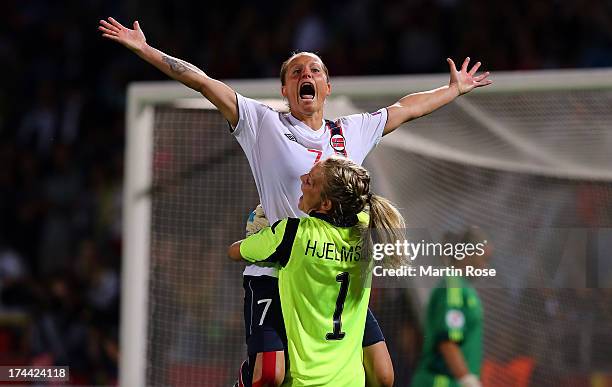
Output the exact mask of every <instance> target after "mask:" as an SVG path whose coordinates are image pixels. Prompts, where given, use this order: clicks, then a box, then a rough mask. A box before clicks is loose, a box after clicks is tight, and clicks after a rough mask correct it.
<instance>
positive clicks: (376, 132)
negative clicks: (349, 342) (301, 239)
mask: <svg viewBox="0 0 612 387" xmlns="http://www.w3.org/2000/svg"><path fill="white" fill-rule="evenodd" d="M133 27H134V29H129V28H126V27H124V26H123V25H121V24H120V23H119V22H117V21H116V20H114V19H113V18H108V21H105V20H101V21H100V26H99V27H98V28H99V30H100V31H101V32H102V33H103V35H102V36H103V37H105V38H108V39H111V40H114V41H116V42H118V43H121V44H122V45H124V46H125V47H127V48H129V49H130V50H132V51H133V52H134V53H135V54H137V55H138V56H139V57H141V58H142V59H144V60H145V61H147V62H149V63H150V64H152V65H154V66H155V67H157V68H158V69H159V70H161V71H162V72H164V73H165V74H166V75H168V76H169V77H171V78H173V79H175V80H177V81H179V82H181V83H183V84H184V85H186V86H188V87H190V88H192V89H194V90H196V91H198V92H200V93H202V95H203V96H204V97H205V98H207V99H208V100H209V101H210V102H212V103H213V104H214V105H215V106H216V107H217V109H219V111H220V112H221V114H222V115H223V116H224V117H225V119H227V121H228V122H229V123H230V125H231V126H232V128H234V131H233V134H234V135H235V136H236V138H237V140H238V142H239V143H240V145H241V146H242V148H243V150H244V151H245V153H246V155H247V158H248V159H249V164H250V166H251V169H252V171H253V175H254V177H255V182H256V184H257V190H258V192H259V196H260V200H261V203H262V205H263V208H264V210H265V212H266V215H267V217H268V219H269V220H270V222H275V221H276V220H278V219H282V218H286V217H296V216H304V215H305V214H303V213H302V212H301V211H299V209H298V208H297V206H296V204H295V203H297V199H298V198H299V196H300V192H299V180H298V177H299V176H300V175H302V174H304V173H305V172H307V171H308V170H310V167H311V166H312V165H313V164H314V163H315V162H316V161H318V160H319V159H320V158H321V157H324V156H327V155H330V154H334V153H339V154H342V155H344V156H347V157H349V158H351V159H352V160H353V161H355V162H356V163H358V164H361V163H362V162H363V159H364V158H365V156H366V155H367V154H368V152H369V151H370V150H371V149H372V148H373V147H374V146H375V145H376V144H377V143H378V141H379V140H380V137H381V136H383V135H386V134H389V133H391V132H392V131H394V130H395V129H397V128H398V127H399V126H400V125H402V124H403V123H405V122H407V121H410V120H412V119H415V118H418V117H421V116H424V115H426V114H429V113H431V112H432V111H434V110H436V109H438V108H439V107H441V106H444V105H446V104H448V103H449V102H451V101H453V100H454V99H455V98H457V97H458V96H460V95H462V94H465V93H467V92H469V91H471V90H472V89H474V88H476V87H480V86H485V85H488V84H490V83H491V81H490V80H489V79H488V75H489V73H488V72H485V73H482V74H480V75H476V71H477V70H478V68H479V67H480V62H478V63H476V64H475V65H474V66H473V67H472V68H471V69H468V65H469V58H466V59H465V61H464V62H463V65H462V66H461V69H460V70H457V68H456V66H455V64H454V62H453V61H452V60H451V59H447V62H448V64H449V67H450V81H449V84H448V85H447V86H442V87H439V88H437V89H434V90H430V91H426V92H420V93H413V94H409V95H406V96H405V97H403V98H401V99H400V100H399V101H397V102H396V103H394V104H393V105H391V106H388V107H387V108H383V109H380V110H379V111H377V112H374V113H372V114H360V115H352V116H348V117H343V118H342V119H339V120H338V121H336V122H335V123H332V122H325V121H324V120H323V107H324V102H325V99H326V98H327V96H328V95H329V94H330V93H331V84H330V82H329V74H328V71H327V68H326V67H325V65H324V64H323V62H322V61H321V59H320V58H319V57H318V56H317V55H315V54H312V53H298V54H295V55H293V56H292V57H291V58H289V59H288V60H287V61H286V62H285V63H283V66H282V69H281V85H282V86H281V94H282V95H283V96H284V97H285V98H286V99H287V101H288V104H289V110H290V113H287V114H281V113H278V112H275V111H273V110H272V109H270V108H268V107H267V106H265V105H261V104H259V103H257V102H256V101H253V100H250V99H248V98H244V97H242V96H240V95H239V94H237V93H236V92H235V91H234V90H232V89H231V88H230V87H229V86H227V85H226V84H224V83H223V82H220V81H218V80H215V79H213V78H210V77H209V76H208V75H206V74H205V73H204V72H203V71H202V70H200V69H198V68H197V67H195V66H193V65H192V64H190V63H187V62H185V61H183V60H180V59H177V58H173V57H171V56H168V55H166V54H164V53H163V52H161V51H159V50H157V49H155V48H153V47H151V46H150V45H148V44H147V43H146V39H145V36H144V33H143V32H142V30H141V28H140V26H139V24H138V22H137V21H136V22H134V24H133ZM276 271H277V270H276V269H275V268H269V267H264V268H260V267H249V268H247V270H246V271H245V291H247V290H248V291H247V293H246V294H245V310H246V309H247V306H248V307H249V309H250V305H251V304H252V305H253V306H254V311H253V315H251V316H250V317H251V319H249V321H246V320H245V323H246V325H247V327H246V329H247V335H248V339H247V345H248V347H249V355H250V356H249V357H250V361H249V362H248V363H247V364H248V369H247V370H246V373H247V374H248V375H247V379H249V381H250V380H251V379H252V382H253V386H266V385H270V386H273V385H279V384H280V383H281V382H282V380H283V378H284V356H283V350H284V346H283V343H282V342H281V338H282V337H283V336H282V332H279V330H281V329H282V327H280V326H279V325H278V321H279V318H278V317H279V316H280V305H278V304H277V302H278V290H273V289H277V287H276V286H275V283H276V281H277V279H276V277H277V274H276ZM259 288H261V292H260V291H259ZM269 299H271V300H272V301H271V302H272V304H273V305H270V306H268V307H267V309H266V305H267V302H268V301H265V302H261V301H262V300H269ZM266 310H267V314H266V315H265V316H264V311H266ZM271 313H272V314H271ZM275 313H276V317H274V314H275ZM251 320H252V321H256V322H257V323H258V324H252V321H251ZM280 320H281V321H282V318H281V319H280ZM260 321H261V324H259V322H260ZM370 331H374V333H373V334H368V333H369V332H370ZM363 344H364V366H365V369H366V375H367V380H368V385H374V386H376V385H381V386H390V385H393V378H394V376H393V366H392V363H391V358H390V356H389V352H388V350H387V346H386V344H385V342H384V339H383V337H382V332H380V328H379V327H378V324H377V323H376V320H375V319H374V318H373V316H372V315H371V313H369V319H368V322H367V323H366V332H365V335H364V343H363Z"/></svg>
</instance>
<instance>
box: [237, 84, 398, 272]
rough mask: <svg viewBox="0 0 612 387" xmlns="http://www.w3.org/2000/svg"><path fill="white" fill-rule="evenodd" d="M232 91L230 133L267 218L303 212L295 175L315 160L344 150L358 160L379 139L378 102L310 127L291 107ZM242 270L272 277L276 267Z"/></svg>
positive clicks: (382, 113)
mask: <svg viewBox="0 0 612 387" xmlns="http://www.w3.org/2000/svg"><path fill="white" fill-rule="evenodd" d="M236 96H237V100H238V115H239V119H238V124H237V125H236V128H235V129H234V131H233V132H232V133H233V135H234V136H236V139H237V140H238V143H240V146H241V147H242V149H243V150H244V153H245V154H246V157H247V159H248V160H249V165H250V166H251V170H252V171H253V177H254V178H255V184H256V185H257V191H258V192H259V198H260V200H261V205H262V206H263V209H264V212H265V213H266V217H267V218H268V221H269V222H270V224H273V223H274V222H276V221H277V220H279V219H284V218H287V217H294V218H297V217H303V216H306V214H304V213H303V212H302V211H300V210H299V209H298V201H299V199H300V196H302V192H301V190H300V185H301V182H300V176H301V175H303V174H305V173H307V172H308V171H310V169H311V168H312V166H313V165H314V164H315V162H317V161H318V160H319V159H325V158H326V157H329V156H331V155H333V154H344V155H345V156H346V157H348V158H350V159H351V160H353V161H354V162H356V163H358V164H361V163H362V162H363V160H364V159H365V157H366V156H367V154H368V153H369V152H370V151H371V150H372V148H374V146H376V144H378V142H379V141H380V139H381V137H382V133H383V129H384V127H385V124H386V123H387V109H385V108H383V109H380V110H378V111H376V112H374V113H363V114H354V115H350V116H345V117H341V118H339V119H338V120H336V121H335V123H336V124H338V125H337V126H338V127H339V128H340V129H339V130H338V129H332V128H330V126H329V125H327V124H326V123H325V122H324V123H323V125H322V126H321V128H319V129H318V130H313V129H312V128H310V127H309V126H307V125H306V124H304V123H303V122H301V121H300V120H298V119H296V118H295V117H293V116H292V115H291V113H279V112H277V111H275V110H273V109H272V108H270V107H269V106H267V105H264V104H262V103H260V102H258V101H255V100H253V99H250V98H246V97H243V96H242V95H240V94H236ZM338 131H340V133H338ZM332 132H334V133H333V135H332ZM255 204H256V203H253V206H255ZM244 275H253V276H260V275H269V276H273V277H278V272H277V269H275V268H271V267H263V266H257V265H249V266H247V267H246V269H245V270H244Z"/></svg>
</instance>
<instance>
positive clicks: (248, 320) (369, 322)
mask: <svg viewBox="0 0 612 387" xmlns="http://www.w3.org/2000/svg"><path fill="white" fill-rule="evenodd" d="M243 287H244V328H245V336H246V344H247V351H248V354H249V355H254V354H257V353H260V352H272V351H284V350H285V349H287V334H286V332H285V324H284V322H283V312H282V309H281V303H280V296H279V293H278V278H274V277H270V276H259V277H255V276H250V275H245V276H244V280H243ZM380 341H385V337H384V336H383V333H382V330H381V329H380V326H379V325H378V321H376V318H375V317H374V315H373V314H372V311H371V310H370V309H369V308H368V315H367V317H366V324H365V331H364V334H363V342H362V346H363V347H368V346H370V345H373V344H376V343H378V342H380Z"/></svg>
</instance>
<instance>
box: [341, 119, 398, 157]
mask: <svg viewBox="0 0 612 387" xmlns="http://www.w3.org/2000/svg"><path fill="white" fill-rule="evenodd" d="M340 122H341V125H342V127H343V128H344V129H345V130H344V135H345V136H346V137H347V143H348V144H359V147H358V149H357V152H358V153H360V154H362V156H363V158H365V156H366V155H367V154H368V153H369V152H370V151H371V150H372V149H373V148H374V147H375V146H376V145H378V143H379V142H380V139H381V138H382V135H383V130H384V129H385V125H386V124H387V109H386V108H382V109H380V110H377V111H375V112H373V113H361V114H353V115H350V116H345V117H342V118H340ZM353 153H355V150H353Z"/></svg>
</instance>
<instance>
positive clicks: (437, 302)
mask: <svg viewBox="0 0 612 387" xmlns="http://www.w3.org/2000/svg"><path fill="white" fill-rule="evenodd" d="M446 239H447V241H448V242H450V243H474V244H475V243H479V242H482V241H483V240H485V239H486V238H485V237H484V235H483V234H482V232H481V231H480V229H478V228H474V227H471V228H468V229H467V230H466V231H464V233H463V235H459V236H458V237H457V236H453V235H452V234H450V233H449V234H448V235H447V238H446ZM489 255H490V246H487V247H486V248H485V253H484V254H483V255H481V256H479V255H477V254H473V255H471V256H466V257H465V258H464V259H463V260H461V261H453V266H455V267H462V266H465V265H467V264H470V265H472V266H474V267H479V266H485V265H486V262H487V260H488V257H489ZM450 259H454V258H450ZM482 330H483V319H482V304H481V303H480V298H479V297H478V293H477V292H476V289H474V287H473V286H472V285H471V284H470V283H469V282H468V281H467V280H466V279H464V278H462V277H446V278H444V279H442V281H441V283H440V285H439V286H438V287H437V288H435V289H434V290H433V291H432V293H431V295H430V298H429V303H428V305H427V315H426V321H425V333H424V335H425V342H424V343H423V353H422V355H421V359H420V361H419V365H418V366H417V370H416V372H415V375H414V378H413V379H412V386H413V387H481V383H480V378H479V375H480V367H481V362H482Z"/></svg>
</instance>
